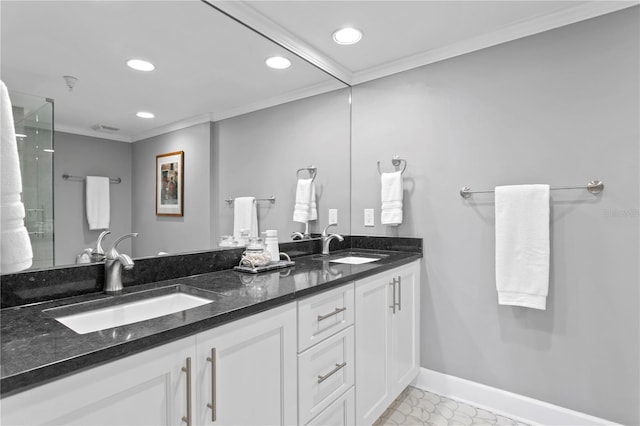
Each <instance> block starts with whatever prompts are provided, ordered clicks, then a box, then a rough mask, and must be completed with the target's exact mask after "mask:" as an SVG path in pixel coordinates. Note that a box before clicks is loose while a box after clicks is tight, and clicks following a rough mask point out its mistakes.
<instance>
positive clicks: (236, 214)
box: [233, 197, 258, 241]
mask: <svg viewBox="0 0 640 426" xmlns="http://www.w3.org/2000/svg"><path fill="white" fill-rule="evenodd" d="M243 230H247V231H249V237H250V238H255V237H257V236H258V211H257V208H256V199H255V197H238V198H236V199H235V200H234V201H233V237H234V238H235V239H236V241H238V240H239V238H240V232H241V231H243Z"/></svg>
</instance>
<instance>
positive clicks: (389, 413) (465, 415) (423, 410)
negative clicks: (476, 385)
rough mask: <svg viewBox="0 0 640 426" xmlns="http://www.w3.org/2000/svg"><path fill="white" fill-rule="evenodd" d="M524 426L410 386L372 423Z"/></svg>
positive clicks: (390, 424) (444, 425)
mask: <svg viewBox="0 0 640 426" xmlns="http://www.w3.org/2000/svg"><path fill="white" fill-rule="evenodd" d="M387 425H388V426H395V425H403V426H405V425H428V426H472V425H499V426H527V425H526V424H525V423H521V422H518V421H516V420H513V419H509V418H507V417H503V416H500V415H498V414H494V413H491V412H489V411H487V410H483V409H481V408H476V407H473V406H471V405H468V404H465V403H462V402H458V401H455V400H453V399H450V398H446V397H444V396H440V395H436V394H435V393H431V392H427V391H423V390H420V389H417V388H414V387H412V386H409V387H408V388H406V389H405V390H404V391H403V392H402V393H401V394H400V396H399V397H398V398H397V399H396V400H395V401H393V403H392V404H391V406H390V407H389V408H388V409H387V410H386V411H385V412H384V413H383V414H382V416H381V417H380V418H379V419H378V420H377V421H376V422H375V423H374V426H387Z"/></svg>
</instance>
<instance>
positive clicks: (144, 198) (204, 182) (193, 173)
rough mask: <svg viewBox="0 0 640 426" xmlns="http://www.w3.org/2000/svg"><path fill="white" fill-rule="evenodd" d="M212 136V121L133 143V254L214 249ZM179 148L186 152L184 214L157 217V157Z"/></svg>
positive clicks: (138, 255)
mask: <svg viewBox="0 0 640 426" xmlns="http://www.w3.org/2000/svg"><path fill="white" fill-rule="evenodd" d="M210 136H211V132H210V124H209V123H208V122H207V123H203V124H198V125H195V126H191V127H188V128H185V129H181V130H177V131H174V132H170V133H166V134H163V135H160V136H155V137H152V138H149V139H145V140H142V141H138V142H135V143H134V144H133V164H134V168H133V182H134V185H133V200H134V202H133V205H134V206H135V209H134V210H133V212H132V223H133V228H132V229H133V231H134V232H139V233H140V235H139V236H138V238H135V239H134V241H133V254H134V256H136V257H142V256H152V255H156V254H157V253H158V252H160V251H164V252H168V253H181V252H186V251H197V250H206V249H209V248H211V243H210V237H211V231H210V226H211V225H210V223H211V214H210V204H209V194H210V192H211V190H210V173H211V162H210V159H211V158H210V157H211V155H210V146H211V140H210ZM175 151H184V216H183V217H172V216H156V210H155V203H156V198H155V194H156V192H155V191H156V181H155V174H156V155H159V154H166V153H169V152H175Z"/></svg>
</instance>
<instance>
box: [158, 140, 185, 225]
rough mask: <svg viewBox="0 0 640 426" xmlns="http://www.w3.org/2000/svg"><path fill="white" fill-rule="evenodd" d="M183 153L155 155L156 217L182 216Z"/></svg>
mask: <svg viewBox="0 0 640 426" xmlns="http://www.w3.org/2000/svg"><path fill="white" fill-rule="evenodd" d="M183 194H184V151H176V152H169V153H166V154H160V155H156V216H184V208H183V207H184V196H183Z"/></svg>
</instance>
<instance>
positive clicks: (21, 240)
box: [0, 81, 33, 274]
mask: <svg viewBox="0 0 640 426" xmlns="http://www.w3.org/2000/svg"><path fill="white" fill-rule="evenodd" d="M0 172H1V175H2V180H1V182H0V184H1V186H0V194H2V195H1V197H0V234H1V237H0V241H1V244H0V245H1V248H0V272H2V273H3V274H9V273H14V272H18V271H22V270H24V269H27V268H29V267H31V261H32V259H33V251H32V249H31V240H29V233H28V232H27V228H26V227H25V226H24V204H22V201H21V198H20V193H21V192H22V175H21V174H20V158H19V157H18V144H17V141H16V133H15V128H14V123H13V112H12V108H11V100H10V99H9V91H8V90H7V87H6V86H5V85H4V83H3V82H2V81H0Z"/></svg>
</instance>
